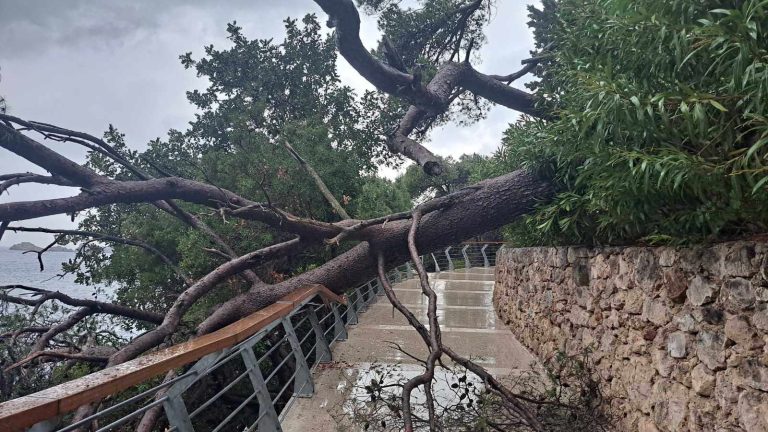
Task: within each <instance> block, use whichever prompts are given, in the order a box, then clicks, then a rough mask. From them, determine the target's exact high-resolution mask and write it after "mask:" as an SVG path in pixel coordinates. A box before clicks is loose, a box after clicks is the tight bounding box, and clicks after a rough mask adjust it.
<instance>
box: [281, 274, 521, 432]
mask: <svg viewBox="0 0 768 432" xmlns="http://www.w3.org/2000/svg"><path fill="white" fill-rule="evenodd" d="M430 281H431V282H432V286H433V289H434V290H435V293H436V294H437V298H438V317H439V320H440V324H441V330H442V335H443V343H444V344H445V345H447V346H450V347H452V348H453V349H454V350H455V351H457V352H458V353H459V354H462V355H464V356H467V357H470V358H472V359H473V360H475V361H476V362H477V363H479V364H481V365H483V366H484V367H485V368H487V369H488V370H489V371H491V372H492V373H494V374H495V375H497V376H499V377H504V376H511V375H516V374H519V372H520V371H522V370H529V369H530V368H531V367H532V365H533V364H534V357H533V356H532V355H531V354H530V353H529V352H528V350H527V349H526V348H525V347H523V346H522V345H521V344H520V343H519V342H518V341H517V340H516V339H515V337H514V336H513V335H512V333H511V332H510V331H509V329H508V328H507V327H506V326H505V325H504V324H503V323H501V322H498V321H497V319H496V313H495V311H494V309H493V304H492V296H493V287H494V269H493V268H474V269H469V270H457V271H453V272H441V273H435V274H431V275H430ZM393 288H394V290H395V292H396V294H397V296H398V298H399V299H400V300H401V301H402V302H403V304H404V305H405V306H406V307H408V308H409V309H410V310H411V311H412V312H413V313H414V314H415V315H416V316H417V317H418V318H419V320H420V321H421V322H423V323H426V322H427V312H426V311H427V298H426V297H425V296H423V295H422V294H421V289H420V288H419V286H418V281H417V280H415V279H411V280H408V281H405V282H401V283H399V284H395V285H394V286H393ZM395 344H397V345H399V347H400V349H397V348H396V346H395ZM401 350H402V351H405V352H407V353H410V354H412V355H414V356H416V357H420V358H426V356H427V349H426V346H425V345H424V342H423V341H422V340H421V338H420V337H419V336H418V334H417V333H416V331H415V330H414V329H413V328H412V327H411V326H409V325H408V323H407V321H406V319H405V317H403V316H402V315H401V314H400V313H399V312H398V311H397V310H395V309H394V308H393V307H392V305H391V304H390V303H389V302H388V301H387V299H386V298H381V299H379V301H378V302H376V303H374V304H372V305H371V306H370V308H369V310H367V311H365V312H364V313H362V314H360V322H359V324H357V325H354V326H351V327H350V328H349V338H348V339H347V340H346V341H343V342H339V343H337V344H336V345H334V347H333V362H331V363H329V364H324V365H319V367H318V368H317V369H316V370H315V371H314V373H313V379H314V382H315V394H314V396H313V397H311V398H299V399H295V400H294V403H293V404H291V406H290V408H289V409H288V411H287V412H286V413H285V414H284V419H283V422H282V427H283V430H284V431H286V432H293V431H297V432H299V431H301V432H304V431H311V432H314V431H317V432H326V431H342V430H350V429H344V428H342V427H341V426H339V423H338V421H337V419H338V418H341V417H343V416H345V415H346V414H347V413H346V412H345V411H347V410H346V408H345V403H347V401H348V400H349V399H351V398H353V397H354V396H353V395H352V394H353V393H354V392H356V391H358V390H359V389H360V388H361V387H362V386H364V385H365V383H367V382H369V381H370V377H371V373H372V372H371V368H372V367H375V368H378V369H388V368H396V369H397V370H398V371H399V372H398V373H400V374H401V375H402V376H405V377H410V376H415V375H416V374H419V373H421V372H422V371H423V368H422V367H421V366H420V365H418V364H417V362H416V361H414V360H413V359H412V358H410V357H409V356H408V355H406V354H404V353H403V352H402V351H401Z"/></svg>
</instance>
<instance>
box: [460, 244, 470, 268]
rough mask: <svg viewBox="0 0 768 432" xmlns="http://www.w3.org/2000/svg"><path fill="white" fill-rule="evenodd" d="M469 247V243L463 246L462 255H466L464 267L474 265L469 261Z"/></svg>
mask: <svg viewBox="0 0 768 432" xmlns="http://www.w3.org/2000/svg"><path fill="white" fill-rule="evenodd" d="M467 248H469V245H464V247H463V248H461V255H463V256H464V268H466V269H468V268H470V267H472V262H471V261H469V255H467Z"/></svg>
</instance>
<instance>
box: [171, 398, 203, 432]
mask: <svg viewBox="0 0 768 432" xmlns="http://www.w3.org/2000/svg"><path fill="white" fill-rule="evenodd" d="M167 396H168V397H167V399H165V400H164V401H163V408H164V409H165V417H166V418H168V425H169V426H171V427H175V428H176V430H178V431H179V432H194V430H195V427H194V426H192V420H191V419H190V418H189V412H187V406H186V405H184V399H182V398H181V394H178V393H176V392H174V393H173V394H172V393H171V391H169V392H168V395H167Z"/></svg>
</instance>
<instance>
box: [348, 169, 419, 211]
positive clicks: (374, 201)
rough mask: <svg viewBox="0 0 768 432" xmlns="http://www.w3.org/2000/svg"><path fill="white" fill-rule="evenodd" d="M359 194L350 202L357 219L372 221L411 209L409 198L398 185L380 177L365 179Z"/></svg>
mask: <svg viewBox="0 0 768 432" xmlns="http://www.w3.org/2000/svg"><path fill="white" fill-rule="evenodd" d="M364 181H365V182H364V183H363V185H362V187H361V189H360V194H359V195H358V196H357V198H356V199H355V200H354V201H352V203H351V204H352V213H353V214H354V215H355V217H356V218H358V219H372V218H375V217H378V216H384V215H388V214H392V213H397V212H401V211H406V210H408V209H410V208H411V197H410V195H409V194H408V192H407V191H406V190H405V189H404V188H402V187H401V185H400V184H398V183H395V182H391V181H389V180H386V179H383V178H380V177H367V178H365V179H364Z"/></svg>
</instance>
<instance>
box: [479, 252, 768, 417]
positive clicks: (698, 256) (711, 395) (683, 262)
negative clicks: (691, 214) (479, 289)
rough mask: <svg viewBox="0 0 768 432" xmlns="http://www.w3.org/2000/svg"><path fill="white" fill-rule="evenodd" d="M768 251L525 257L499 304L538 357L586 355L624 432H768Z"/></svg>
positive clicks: (502, 286)
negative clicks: (560, 354) (610, 399)
mask: <svg viewBox="0 0 768 432" xmlns="http://www.w3.org/2000/svg"><path fill="white" fill-rule="evenodd" d="M767 257H768V244H767V243H755V242H734V243H723V244H718V245H714V246H709V247H700V248H671V247H660V248H645V247H629V248H599V249H586V248H573V247H563V248H524V249H505V250H504V251H503V252H502V253H501V254H500V255H499V257H498V260H497V267H496V289H495V291H494V297H493V300H494V305H495V307H496V311H497V313H498V314H499V316H500V317H501V319H502V320H503V321H505V322H506V323H507V324H508V325H509V326H510V328H511V329H512V331H513V332H514V333H515V335H516V336H517V338H518V339H519V340H520V341H521V342H522V343H523V344H524V345H526V346H527V347H528V348H529V349H531V351H532V352H534V353H536V354H537V355H538V356H539V357H540V358H547V357H548V356H551V355H552V354H554V353H556V352H558V351H563V352H566V353H569V354H576V353H582V352H584V350H590V351H591V358H592V360H593V361H594V371H595V373H596V374H598V375H599V378H600V381H601V383H602V387H603V392H604V393H605V394H606V395H608V396H610V397H611V398H612V402H611V405H612V409H613V412H614V413H616V414H617V415H618V416H619V419H620V420H619V425H618V427H617V429H618V430H630V431H631V430H639V431H644V432H651V431H735V430H747V431H749V432H766V431H768V275H766V273H768V269H766V261H767V260H768V258H767Z"/></svg>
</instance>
